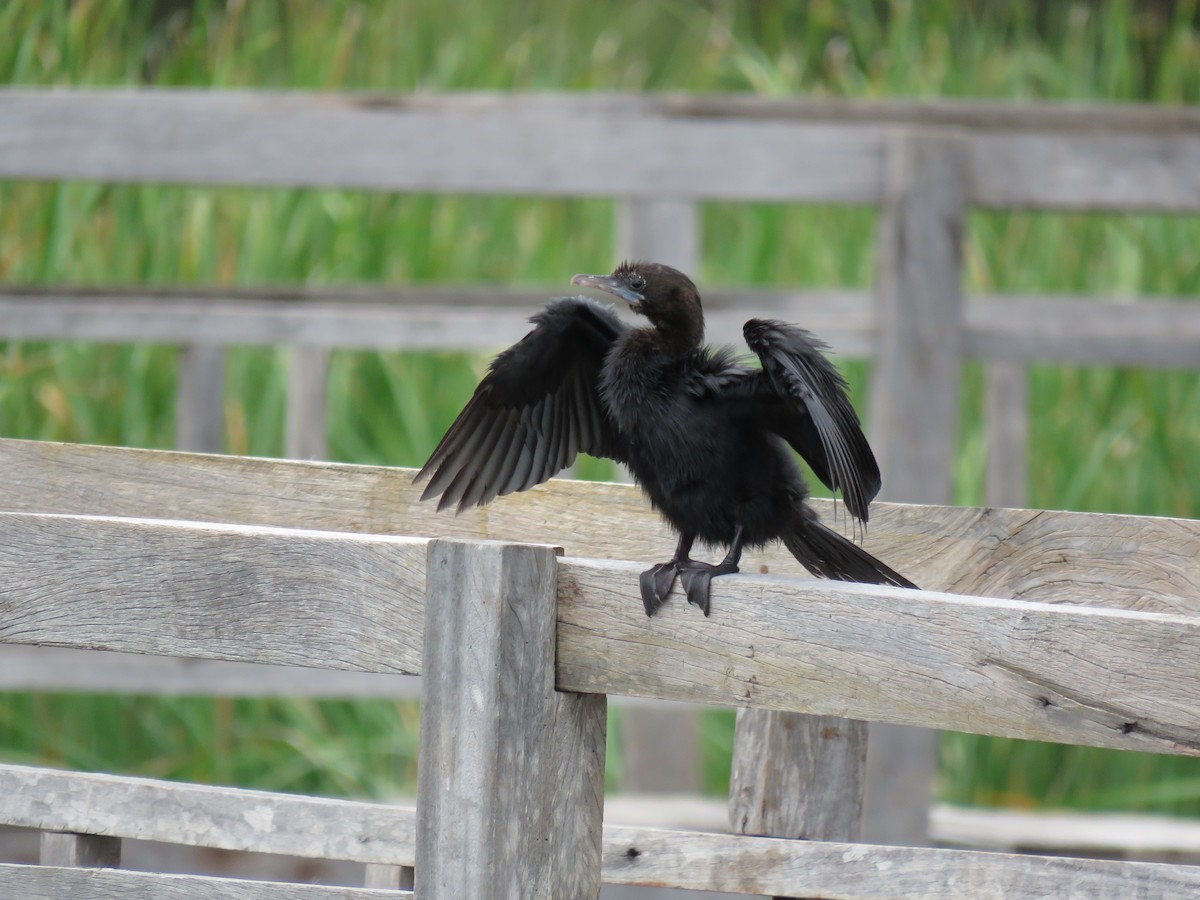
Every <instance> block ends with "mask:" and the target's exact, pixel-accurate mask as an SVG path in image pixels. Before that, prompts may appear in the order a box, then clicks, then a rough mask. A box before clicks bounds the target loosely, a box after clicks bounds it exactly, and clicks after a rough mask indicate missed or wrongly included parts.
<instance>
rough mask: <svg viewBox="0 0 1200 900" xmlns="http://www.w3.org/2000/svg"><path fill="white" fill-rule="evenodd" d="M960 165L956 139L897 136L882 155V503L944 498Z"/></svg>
mask: <svg viewBox="0 0 1200 900" xmlns="http://www.w3.org/2000/svg"><path fill="white" fill-rule="evenodd" d="M967 161H968V160H967V153H966V147H965V145H964V143H963V141H962V139H961V138H958V137H953V136H951V137H941V136H921V135H900V136H897V137H896V138H895V139H894V140H893V141H892V143H891V144H890V145H889V153H888V178H887V196H886V199H885V201H884V206H883V210H882V212H881V214H880V222H879V272H878V277H877V282H876V303H877V307H876V313H877V327H878V337H877V340H878V346H877V350H876V363H875V366H874V367H873V372H872V378H873V380H872V388H871V416H870V423H871V440H872V442H873V443H874V445H875V450H876V454H877V455H878V457H879V461H880V468H881V470H882V473H883V490H882V493H881V496H883V497H886V498H887V499H890V500H903V501H908V502H918V503H946V502H949V500H950V496H951V490H950V488H951V472H952V466H953V460H954V456H955V449H956V438H957V434H958V430H957V429H958V397H959V393H958V385H959V381H960V380H961V374H960V373H961V369H962V360H963V329H962V229H963V219H964V217H965V215H966V208H967V177H968V172H967Z"/></svg>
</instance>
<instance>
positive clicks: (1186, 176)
mask: <svg viewBox="0 0 1200 900" xmlns="http://www.w3.org/2000/svg"><path fill="white" fill-rule="evenodd" d="M971 157H972V158H971V194H972V200H973V201H974V202H975V203H978V204H980V205H984V206H999V207H1005V208H1014V207H1015V208H1020V207H1027V208H1037V209H1084V210H1122V209H1124V210H1147V211H1149V210H1158V211H1163V212H1184V211H1195V210H1196V209H1198V208H1200V136H1198V135H1197V134H1196V133H1195V131H1194V130H1193V131H1192V132H1191V133H1188V134H1182V133H1179V134H1108V135H1103V136H1100V135H1096V134H1062V133H1055V132H1054V131H1053V130H1048V131H1046V132H1042V133H1036V132H1034V133H1028V132H1027V133H1021V132H1015V133H1011V134H980V135H978V136H976V137H974V138H973V140H972V144H971Z"/></svg>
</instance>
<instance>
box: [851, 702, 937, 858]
mask: <svg viewBox="0 0 1200 900" xmlns="http://www.w3.org/2000/svg"><path fill="white" fill-rule="evenodd" d="M867 731H868V734H869V738H868V742H867V771H866V784H865V786H864V791H863V809H864V810H865V812H864V815H863V829H862V838H863V840H865V841H868V842H869V843H872V844H903V845H905V846H907V847H925V846H928V844H929V800H930V790H931V786H932V785H933V779H934V775H935V774H936V773H937V753H938V734H937V732H936V731H930V730H929V729H928V728H913V727H912V726H910V725H896V724H894V723H891V722H872V723H871V724H870V726H869V727H868V729H867Z"/></svg>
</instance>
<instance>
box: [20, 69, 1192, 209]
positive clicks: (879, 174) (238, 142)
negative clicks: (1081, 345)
mask: <svg viewBox="0 0 1200 900" xmlns="http://www.w3.org/2000/svg"><path fill="white" fill-rule="evenodd" d="M912 128H919V129H928V130H933V131H940V132H944V133H948V134H960V135H963V136H964V137H968V138H969V140H967V141H966V142H965V143H966V146H967V153H968V166H967V168H968V176H969V177H968V179H967V200H968V202H969V203H971V204H976V205H981V206H1001V207H1033V208H1042V209H1095V210H1100V209H1110V210H1147V211H1148V210H1161V211H1176V212H1183V211H1197V210H1200V116H1197V115H1196V111H1195V110H1189V109H1181V108H1163V109H1147V108H1141V107H1115V108H1105V109H1094V108H1089V107H1084V106H1078V105H1066V106H1055V105H1046V106H1042V107H1040V108H1038V109H1036V110H1031V109H1029V108H1025V107H1015V106H1011V105H1006V104H1001V103H986V104H981V103H973V104H965V103H964V104H937V105H936V106H935V105H930V104H911V103H910V104H894V105H893V104H889V105H887V106H884V105H881V104H878V103H856V102H854V101H839V102H836V103H835V102H829V101H824V102H811V101H787V102H783V101H766V100H762V99H760V98H749V97H721V96H716V97H703V96H701V97H687V96H671V95H660V96H655V95H650V96H626V95H603V94H599V95H588V94H584V95H580V94H532V95H501V94H458V95H406V96H383V95H370V94H358V95H356V94H305V93H290V92H288V93H283V92H274V93H266V92H240V91H236V92H235V91H222V92H207V91H187V90H70V91H55V90H30V89H7V90H3V91H0V178H10V179H52V180H71V179H85V180H97V181H138V182H171V183H183V184H226V185H260V186H281V187H282V186H291V187H341V188H366V189H375V190H391V191H433V192H448V191H449V192H462V193H487V194H495V193H500V194H534V195H538V194H554V195H580V196H584V195H593V196H596V195H598V196H608V197H613V196H627V197H653V198H663V197H674V198H684V199H714V200H716V199H731V200H771V201H805V202H832V203H867V204H878V203H880V202H881V201H883V199H884V198H885V194H886V190H887V175H886V172H885V157H886V145H887V142H888V139H889V136H890V135H891V134H893V133H894V132H896V131H897V130H900V129H912ZM1099 136H1103V137H1104V139H1103V140H1097V137H1099Z"/></svg>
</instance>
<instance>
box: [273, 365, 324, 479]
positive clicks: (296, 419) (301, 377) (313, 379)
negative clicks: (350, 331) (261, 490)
mask: <svg viewBox="0 0 1200 900" xmlns="http://www.w3.org/2000/svg"><path fill="white" fill-rule="evenodd" d="M288 355H289V359H288V387H287V419H286V426H285V427H286V428H287V437H286V440H285V441H284V446H285V448H286V449H285V453H286V454H287V457H288V459H325V457H326V456H327V455H328V443H327V441H326V434H325V404H326V399H327V396H328V390H329V351H328V350H327V349H325V348H324V347H292V348H290V350H289V354H288Z"/></svg>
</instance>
